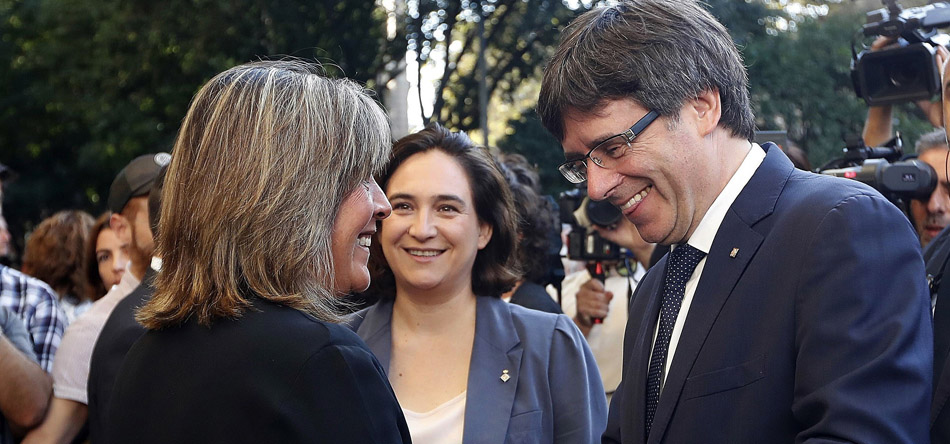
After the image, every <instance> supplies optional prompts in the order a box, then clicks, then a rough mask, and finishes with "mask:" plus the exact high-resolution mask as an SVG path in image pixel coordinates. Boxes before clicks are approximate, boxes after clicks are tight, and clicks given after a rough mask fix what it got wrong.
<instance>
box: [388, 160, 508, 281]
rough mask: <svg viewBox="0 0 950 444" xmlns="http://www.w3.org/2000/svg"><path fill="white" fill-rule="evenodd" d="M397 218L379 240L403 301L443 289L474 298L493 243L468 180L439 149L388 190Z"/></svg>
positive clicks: (401, 173) (406, 169) (397, 175)
mask: <svg viewBox="0 0 950 444" xmlns="http://www.w3.org/2000/svg"><path fill="white" fill-rule="evenodd" d="M386 195H387V196H388V197H389V200H390V201H391V202H392V206H393V213H392V216H391V217H390V218H389V219H386V220H385V221H383V223H382V229H381V231H380V233H379V239H380V242H381V246H382V249H383V254H384V255H385V257H386V261H387V263H388V264H389V267H390V268H391V269H392V271H393V275H394V276H395V278H396V286H397V295H398V294H399V293H402V292H414V291H424V290H432V289H439V290H444V291H446V292H459V291H465V290H466V289H467V291H468V292H471V283H472V266H473V265H474V263H475V256H476V255H477V254H478V250H481V249H482V248H484V247H485V245H487V244H488V241H489V240H490V239H491V233H492V229H491V226H490V225H487V224H483V223H481V222H479V220H478V216H477V215H476V212H475V204H474V200H473V197H472V189H471V187H470V185H469V179H468V175H467V174H466V172H465V170H464V169H463V168H462V167H461V165H459V163H458V162H457V161H456V160H455V159H453V158H452V157H451V156H449V155H447V154H445V153H444V152H442V151H440V150H438V149H432V150H429V151H426V152H422V153H418V154H414V155H412V156H410V157H409V158H408V159H406V160H405V161H404V162H403V163H402V165H400V166H399V167H398V168H397V169H396V171H395V172H394V173H393V174H392V176H391V177H390V179H389V182H388V184H387V186H386Z"/></svg>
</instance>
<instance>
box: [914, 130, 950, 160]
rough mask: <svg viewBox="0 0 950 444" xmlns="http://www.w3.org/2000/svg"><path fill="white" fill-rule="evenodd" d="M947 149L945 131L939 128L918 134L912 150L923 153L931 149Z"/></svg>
mask: <svg viewBox="0 0 950 444" xmlns="http://www.w3.org/2000/svg"><path fill="white" fill-rule="evenodd" d="M937 148H939V149H944V150H945V149H947V148H948V146H947V132H946V131H945V130H943V129H942V128H941V129H935V130H933V131H931V132H929V133H927V134H924V135H922V136H920V138H918V139H917V143H915V144H914V151H916V152H917V154H923V153H924V152H925V151H930V150H932V149H937Z"/></svg>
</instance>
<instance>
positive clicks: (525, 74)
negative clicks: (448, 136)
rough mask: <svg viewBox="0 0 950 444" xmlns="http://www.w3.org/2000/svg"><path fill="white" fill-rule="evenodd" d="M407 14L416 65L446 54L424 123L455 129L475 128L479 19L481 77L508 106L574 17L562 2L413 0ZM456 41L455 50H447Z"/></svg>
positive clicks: (553, 0) (541, 63)
mask: <svg viewBox="0 0 950 444" xmlns="http://www.w3.org/2000/svg"><path fill="white" fill-rule="evenodd" d="M411 4H412V5H416V10H415V11H416V12H411V13H410V14H409V18H408V23H407V29H408V34H407V35H408V38H409V48H410V49H415V50H416V51H417V54H418V55H417V61H418V62H419V64H420V66H421V65H422V64H425V63H431V54H432V53H433V52H438V53H440V54H441V53H444V52H448V54H449V55H448V63H447V64H446V69H445V71H444V74H443V76H442V78H441V80H439V81H438V84H437V85H436V99H435V103H434V106H433V111H432V114H431V115H428V116H422V117H423V120H425V121H432V120H434V121H438V122H440V123H442V124H443V125H445V126H447V127H449V128H452V129H455V130H464V131H467V130H472V129H476V128H478V127H479V121H478V116H479V109H478V82H479V80H480V79H479V77H478V75H477V71H476V58H477V56H478V49H479V37H478V20H479V19H480V16H481V14H483V13H484V14H485V17H486V20H487V21H486V22H485V35H486V59H487V60H488V63H487V66H488V73H487V75H486V76H485V81H486V82H487V89H488V91H489V93H488V94H489V97H492V96H493V95H499V96H500V97H502V99H503V100H508V101H510V100H511V99H512V94H514V93H515V91H516V90H517V89H518V87H519V86H520V84H521V83H522V82H523V81H525V79H531V78H539V77H540V73H541V68H542V67H543V62H544V60H545V59H546V58H547V57H548V56H549V55H550V53H551V52H552V51H553V50H554V48H555V46H556V44H557V41H558V38H559V37H560V32H561V30H562V29H563V28H564V26H566V25H567V23H568V22H569V21H570V20H571V19H572V18H573V17H574V16H576V15H577V12H576V11H574V10H571V9H570V8H568V7H567V6H566V5H565V3H564V2H562V1H561V0H462V1H444V0H418V1H416V2H412V3H411ZM452 41H458V42H460V45H459V46H458V48H457V51H454V50H451V51H450V50H449V49H448V45H449V43H451V42H452Z"/></svg>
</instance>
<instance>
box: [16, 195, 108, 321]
mask: <svg viewBox="0 0 950 444" xmlns="http://www.w3.org/2000/svg"><path fill="white" fill-rule="evenodd" d="M94 223H95V221H94V220H93V219H92V216H90V215H89V214H88V213H86V212H85V211H75V210H73V211H60V212H58V213H56V214H54V215H52V216H50V217H48V218H46V219H44V220H43V221H42V222H40V224H39V225H38V226H37V227H36V229H35V230H33V233H32V234H30V237H29V238H28V239H27V241H26V248H24V249H23V267H22V270H23V272H24V273H26V274H28V275H31V276H33V277H35V278H37V279H40V280H42V281H43V282H46V283H47V284H49V285H50V287H52V288H53V291H55V292H56V294H57V295H58V296H59V305H60V307H62V309H63V311H64V312H65V313H66V319H67V320H68V321H69V322H70V323H72V321H74V320H75V319H76V317H77V316H79V315H81V314H82V313H84V312H85V311H86V310H88V309H89V307H90V306H91V305H92V303H93V301H94V300H95V299H98V298H97V297H95V296H94V295H93V292H92V288H91V286H90V285H89V281H88V280H87V279H86V276H87V274H86V270H87V267H89V266H90V265H89V264H88V263H87V262H86V257H85V251H86V244H87V243H88V242H89V231H90V229H91V228H92V225H93V224H94Z"/></svg>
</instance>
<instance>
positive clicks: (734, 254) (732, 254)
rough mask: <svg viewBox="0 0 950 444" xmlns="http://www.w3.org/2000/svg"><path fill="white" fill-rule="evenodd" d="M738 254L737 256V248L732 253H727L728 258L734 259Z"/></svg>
mask: <svg viewBox="0 0 950 444" xmlns="http://www.w3.org/2000/svg"><path fill="white" fill-rule="evenodd" d="M738 254H739V248H733V249H732V251H731V252H729V257H731V258H735V257H736V255H738Z"/></svg>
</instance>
